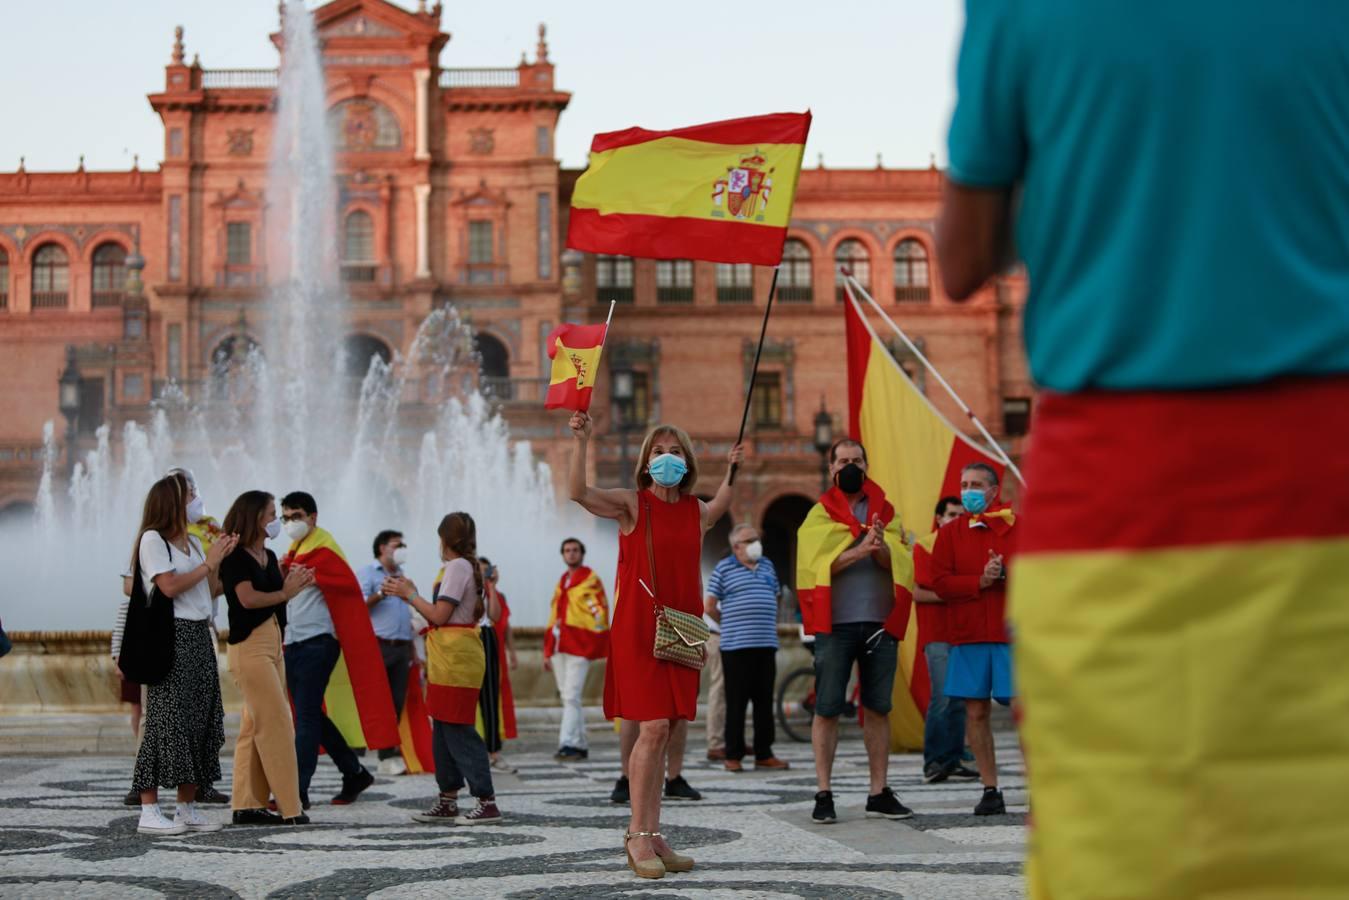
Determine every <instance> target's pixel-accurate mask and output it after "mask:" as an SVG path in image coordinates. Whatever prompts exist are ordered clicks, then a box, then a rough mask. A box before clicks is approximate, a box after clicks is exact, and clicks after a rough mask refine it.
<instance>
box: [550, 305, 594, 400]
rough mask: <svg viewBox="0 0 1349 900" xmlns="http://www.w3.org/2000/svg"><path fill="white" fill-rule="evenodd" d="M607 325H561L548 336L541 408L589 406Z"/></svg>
mask: <svg viewBox="0 0 1349 900" xmlns="http://www.w3.org/2000/svg"><path fill="white" fill-rule="evenodd" d="M608 327H609V326H608V325H604V324H601V325H570V324H563V325H559V326H557V327H556V328H554V329H553V331H552V333H551V334H549V335H548V357H549V358H550V359H552V361H553V370H552V374H551V377H550V378H549V379H548V395H547V397H545V398H544V401H543V408H544V409H574V410H580V411H582V412H584V411H585V410H587V409H590V392H591V391H592V390H593V389H594V387H595V379H596V378H597V377H598V376H599V371H600V354H601V353H602V352H603V350H604V335H605V332H606V331H607V330H608Z"/></svg>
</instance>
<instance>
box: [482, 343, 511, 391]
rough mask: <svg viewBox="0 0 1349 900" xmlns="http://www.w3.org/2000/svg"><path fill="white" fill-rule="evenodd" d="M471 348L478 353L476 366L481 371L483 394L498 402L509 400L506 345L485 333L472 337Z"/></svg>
mask: <svg viewBox="0 0 1349 900" xmlns="http://www.w3.org/2000/svg"><path fill="white" fill-rule="evenodd" d="M473 348H474V349H475V350H476V351H477V352H478V364H479V367H480V368H481V370H482V381H481V384H482V388H483V393H485V394H488V395H490V396H492V397H495V398H496V399H498V400H510V399H511V397H512V391H511V356H510V351H509V350H507V349H506V345H505V344H503V343H501V341H500V340H498V339H497V338H496V337H495V336H493V335H490V334H488V333H487V332H485V331H479V332H478V333H477V334H475V335H473Z"/></svg>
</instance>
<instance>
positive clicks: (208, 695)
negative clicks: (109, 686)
mask: <svg viewBox="0 0 1349 900" xmlns="http://www.w3.org/2000/svg"><path fill="white" fill-rule="evenodd" d="M173 633H174V647H173V650H174V656H173V668H172V669H170V670H169V677H168V678H165V679H164V680H163V681H162V682H160V683H159V684H152V685H150V686H149V687H147V688H146V691H145V715H144V721H143V724H142V725H141V746H140V751H139V752H138V753H137V754H136V770H135V773H134V774H133V775H132V778H131V787H132V788H133V789H134V790H137V791H148V790H152V789H154V788H160V787H166V788H167V787H177V786H178V785H180V784H195V785H206V784H214V783H215V782H216V781H219V780H220V748H221V747H223V746H224V745H225V711H224V708H223V707H222V706H221V704H220V673H219V670H218V669H217V668H216V659H215V648H214V646H213V642H214V638H213V637H212V634H211V628H210V626H209V625H208V624H207V622H206V620H205V619H200V620H193V619H174V620H173Z"/></svg>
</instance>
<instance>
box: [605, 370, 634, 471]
mask: <svg viewBox="0 0 1349 900" xmlns="http://www.w3.org/2000/svg"><path fill="white" fill-rule="evenodd" d="M609 378H610V379H611V381H612V384H613V387H612V388H611V389H610V396H612V398H613V401H614V424H615V425H616V426H617V428H618V483H619V484H620V485H622V484H624V483H625V482H624V481H623V479H624V478H625V477H627V471H628V430H629V429H630V428H631V424H632V399H633V395H634V394H635V393H636V388H635V386H634V378H633V374H632V369H630V368H628V367H627V366H624V365H618V366H611V367H610V368H609Z"/></svg>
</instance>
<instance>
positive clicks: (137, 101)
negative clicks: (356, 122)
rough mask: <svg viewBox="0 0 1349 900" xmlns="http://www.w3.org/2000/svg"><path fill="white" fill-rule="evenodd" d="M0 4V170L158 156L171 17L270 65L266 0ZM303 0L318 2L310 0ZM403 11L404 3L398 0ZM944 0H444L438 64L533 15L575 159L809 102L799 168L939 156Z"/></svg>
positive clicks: (202, 39) (511, 57)
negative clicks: (630, 130)
mask: <svg viewBox="0 0 1349 900" xmlns="http://www.w3.org/2000/svg"><path fill="white" fill-rule="evenodd" d="M4 5H5V7H6V8H5V9H4V11H3V14H0V83H3V84H5V85H6V86H7V90H6V91H5V100H4V103H3V118H2V119H0V121H3V122H4V123H5V124H4V126H3V127H0V171H12V170H13V169H15V168H17V166H18V163H19V157H20V156H21V155H22V156H26V157H27V167H28V169H29V170H30V171H38V170H68V169H73V168H75V165H76V163H77V161H78V159H79V156H80V154H81V153H83V154H84V155H85V165H86V167H87V168H90V169H124V168H128V167H129V166H130V165H131V158H132V155H133V154H136V153H139V154H140V158H141V167H142V168H146V169H153V168H154V167H155V166H156V165H157V164H158V163H159V161H160V160H161V159H162V148H163V132H162V128H161V125H160V122H159V118H158V117H157V116H156V115H155V114H154V112H153V111H152V110H151V109H150V106H149V104H148V103H147V102H146V100H145V95H146V94H148V93H150V92H152V91H155V90H158V89H160V88H162V86H163V83H164V66H165V65H166V64H167V63H168V61H169V53H170V49H171V47H172V43H173V27H174V26H175V25H182V26H183V27H184V29H185V30H186V35H185V43H186V45H187V57H188V59H189V60H191V58H192V54H194V53H197V54H200V55H201V62H202V65H203V66H205V67H206V68H217V69H226V68H266V67H272V66H275V65H276V64H277V54H276V50H275V48H274V47H273V46H272V44H271V42H270V41H269V40H268V39H267V36H268V34H270V33H271V32H272V31H274V30H276V27H277V11H276V2H275V0H230V2H222V0H192V2H185V0H136V2H134V3H108V2H106V0H64V2H59V3H41V4H38V3H25V4H20V3H18V2H17V0H9V2H6V3H5V4H4ZM309 5H310V6H311V7H314V6H318V5H320V4H318V3H310V4H309ZM402 5H403V6H404V7H405V8H408V9H412V8H415V6H416V0H404V2H403V4H402ZM960 7H961V4H959V3H957V2H953V0H923V2H919V0H898V2H895V0H891V2H886V0H868V2H858V0H839V2H827V0H826V2H820V0H789V2H776V3H774V2H768V3H756V4H739V3H737V4H729V3H724V2H721V3H719V2H711V0H681V2H677V3H674V4H665V3H660V4H657V3H655V2H652V0H585V2H576V0H573V2H569V3H559V2H556V0H552V2H546V0H495V2H492V3H484V2H475V3H464V2H456V0H450V2H446V3H445V9H444V13H443V15H442V19H441V28H442V30H444V31H448V32H450V34H451V35H452V36H453V37H452V39H451V41H450V43H449V44H448V45H447V46H446V48H445V50H444V52H443V53H442V55H441V64H442V65H443V66H446V67H473V66H513V65H515V64H516V63H517V62H519V59H520V53H521V51H522V50H527V51H528V52H529V55H530V58H531V59H532V58H533V56H534V44H535V42H536V39H537V38H536V29H537V27H538V23H539V22H546V23H547V24H548V32H549V33H548V42H549V51H550V52H549V56H550V58H551V59H552V61H553V62H554V64H555V65H556V66H557V84H558V86H559V87H560V88H561V89H562V90H568V91H571V92H572V93H573V95H574V96H573V98H572V102H571V106H570V107H569V108H568V109H567V111H566V112H564V113H563V114H562V119H561V125H560V127H559V129H558V135H557V150H558V154H559V156H560V157H561V159H562V161H563V163H564V164H565V165H567V166H570V167H581V166H584V165H585V159H586V150H587V148H588V146H589V144H590V137H591V135H592V134H594V133H595V132H597V131H610V130H613V129H617V128H625V127H627V126H630V125H642V126H645V127H648V128H670V127H675V126H678V125H689V124H695V123H697V122H701V121H709V120H714V119H721V118H729V117H732V116H742V115H753V114H756V113H763V112H779V111H794V110H801V109H805V108H807V107H809V108H811V109H812V110H813V112H814V114H815V121H814V126H813V128H812V131H811V137H810V143H809V145H808V146H807V148H806V153H807V155H806V160H807V165H810V166H813V165H814V164H815V161H816V158H817V155H818V154H820V153H823V154H824V159H825V164H826V165H827V166H831V167H862V168H868V167H871V166H874V165H875V164H876V154H877V153H881V154H882V158H883V160H884V162H885V165H887V166H891V167H896V166H899V167H920V166H926V165H927V164H928V161H929V158H930V154H936V159H937V162H938V164H939V165H944V164H945V160H946V153H945V146H944V142H945V133H946V126H947V123H948V121H949V118H950V110H951V105H952V103H953V102H954V88H953V81H954V70H955V55H956V50H957V46H958V41H959V28H960V23H961V20H962V13H961V9H960Z"/></svg>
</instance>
